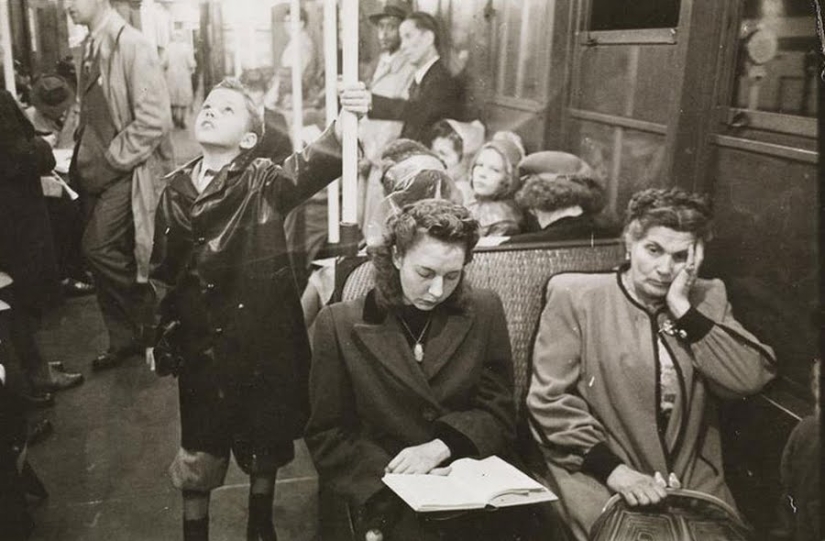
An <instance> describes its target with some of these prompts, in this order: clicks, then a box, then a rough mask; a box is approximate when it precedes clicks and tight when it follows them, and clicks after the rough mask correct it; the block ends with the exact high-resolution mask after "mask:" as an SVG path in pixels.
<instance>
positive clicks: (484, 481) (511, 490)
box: [450, 456, 549, 503]
mask: <svg viewBox="0 0 825 541" xmlns="http://www.w3.org/2000/svg"><path fill="white" fill-rule="evenodd" d="M450 466H451V468H452V472H451V473H450V477H455V478H456V480H457V481H460V482H461V484H462V485H463V486H464V487H466V488H467V489H468V490H469V491H470V492H471V493H473V494H477V495H478V497H479V498H481V499H482V500H483V501H484V502H486V503H493V500H494V499H495V498H496V497H498V496H501V495H503V494H509V495H518V494H520V495H528V494H530V493H533V492H536V493H544V492H549V491H548V490H547V489H546V488H545V487H544V486H543V485H541V484H540V483H538V482H537V481H535V480H533V479H531V478H530V477H529V476H528V475H526V474H524V473H523V472H521V471H519V469H518V468H516V467H515V466H513V465H511V464H509V463H507V462H505V461H504V460H502V459H500V458H499V457H497V456H491V457H487V458H485V459H484V460H474V459H471V458H462V459H460V460H456V461H455V462H453V463H452V464H451V465H450Z"/></svg>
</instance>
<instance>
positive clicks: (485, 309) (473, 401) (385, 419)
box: [305, 290, 515, 506]
mask: <svg viewBox="0 0 825 541" xmlns="http://www.w3.org/2000/svg"><path fill="white" fill-rule="evenodd" d="M467 301H468V302H467V303H466V307H462V308H458V307H449V306H440V307H438V308H436V310H435V311H434V313H433V316H432V318H433V319H432V322H431V326H430V332H429V338H428V339H427V342H426V344H425V348H424V361H423V363H421V364H420V365H419V364H418V363H417V362H416V361H415V359H414V358H413V352H412V350H411V348H410V347H409V344H408V343H407V341H406V339H405V338H404V334H403V333H404V330H403V328H402V327H401V324H400V323H399V320H398V318H397V317H396V316H394V315H392V314H391V313H388V312H387V311H384V310H382V309H381V308H380V307H378V305H377V304H376V302H375V292H374V291H373V292H370V293H369V294H368V295H366V297H362V298H360V299H356V300H353V301H348V302H342V303H336V304H332V305H330V306H327V307H326V308H324V309H323V310H322V311H321V312H320V314H319V315H318V318H317V320H316V323H315V332H314V335H313V338H314V340H313V357H312V368H311V370H310V385H309V392H310V404H311V415H310V421H309V424H308V425H307V428H306V430H305V439H306V443H307V446H308V447H309V450H310V453H311V454H312V459H313V461H314V462H315V466H316V468H317V469H318V472H319V478H320V482H321V484H322V485H324V486H325V487H328V488H331V489H332V490H333V491H334V492H335V493H337V494H340V495H343V496H344V497H345V498H346V499H347V501H348V502H349V503H350V504H354V505H356V506H359V505H363V504H364V502H366V501H367V500H368V499H369V498H370V497H371V496H373V495H374V494H375V493H377V492H378V491H379V490H380V489H381V488H382V487H383V484H382V482H381V477H382V476H383V475H384V468H385V467H386V466H387V464H388V463H389V462H390V460H392V458H393V457H395V455H396V454H398V453H399V452H400V451H401V450H402V449H404V448H406V447H409V446H413V445H419V444H422V443H426V442H429V441H431V440H433V439H435V438H436V437H441V438H442V439H443V440H445V442H446V440H447V439H448V438H447V435H450V436H451V438H449V439H450V440H452V441H456V439H458V440H460V441H461V442H462V443H464V444H465V449H470V450H472V452H467V454H469V455H471V456H477V457H487V456H490V455H493V454H499V455H502V456H510V455H511V454H512V449H513V447H512V443H513V440H514V438H515V409H514V404H513V368H512V358H511V352H510V339H509V336H508V334H507V323H506V320H505V317H504V309H503V308H502V306H501V301H500V300H499V298H498V297H497V296H496V295H495V294H494V293H493V292H491V291H486V290H476V291H473V292H471V293H469V298H468V299H467ZM440 434H443V436H442V435H440ZM466 443H469V446H466ZM448 445H449V444H448ZM451 447H452V446H451ZM454 458H455V457H454Z"/></svg>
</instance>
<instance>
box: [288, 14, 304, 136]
mask: <svg viewBox="0 0 825 541" xmlns="http://www.w3.org/2000/svg"><path fill="white" fill-rule="evenodd" d="M289 26H290V29H291V31H292V40H291V41H292V149H293V150H295V151H296V152H297V151H299V150H301V147H303V145H302V144H301V132H302V131H303V130H304V100H303V81H302V79H303V75H304V70H303V69H302V68H303V58H301V2H300V0H291V1H290V4H289Z"/></svg>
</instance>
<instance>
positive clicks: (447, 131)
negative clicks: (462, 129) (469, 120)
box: [427, 119, 464, 157]
mask: <svg viewBox="0 0 825 541" xmlns="http://www.w3.org/2000/svg"><path fill="white" fill-rule="evenodd" d="M428 135H429V136H428V138H427V146H428V147H430V148H432V146H433V141H435V140H436V139H438V138H444V139H447V140H448V141H450V143H452V145H453V149H454V150H455V151H456V154H458V155H459V157H461V156H463V155H464V139H462V138H461V136H460V135H459V134H458V132H456V131H455V130H454V129H453V127H452V126H450V123H449V122H447V121H446V120H443V119H442V120H439V121H438V122H436V123H435V124H433V127H432V128H430V133H429V134H428Z"/></svg>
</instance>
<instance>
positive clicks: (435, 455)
mask: <svg viewBox="0 0 825 541" xmlns="http://www.w3.org/2000/svg"><path fill="white" fill-rule="evenodd" d="M448 458H450V448H449V447H447V444H445V443H444V442H443V441H441V440H440V439H434V440H432V441H429V442H427V443H422V444H421V445H414V446H412V447H407V448H406V449H403V450H402V451H401V452H400V453H398V454H397V455H396V456H395V458H393V459H392V460H390V463H389V464H387V467H386V470H385V471H386V472H387V473H402V474H426V473H431V472H433V470H435V469H436V468H437V466H438V465H439V464H441V463H442V462H444V461H445V460H447V459H448ZM438 469H439V470H442V469H443V468H438ZM436 473H438V474H440V475H446V473H444V472H436ZM447 473H449V472H447Z"/></svg>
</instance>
